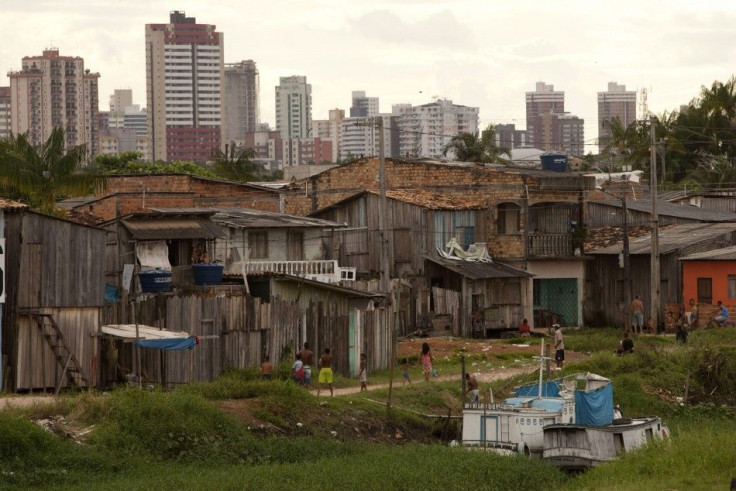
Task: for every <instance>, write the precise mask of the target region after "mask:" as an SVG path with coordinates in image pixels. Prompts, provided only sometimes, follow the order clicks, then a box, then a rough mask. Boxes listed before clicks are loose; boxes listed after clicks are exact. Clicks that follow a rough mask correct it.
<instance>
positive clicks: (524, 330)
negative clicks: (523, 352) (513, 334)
mask: <svg viewBox="0 0 736 491" xmlns="http://www.w3.org/2000/svg"><path fill="white" fill-rule="evenodd" d="M531 332H532V327H531V326H530V325H529V321H527V320H526V319H524V320H523V322H522V323H521V325H520V326H519V334H521V336H522V337H528V336H530V335H531Z"/></svg>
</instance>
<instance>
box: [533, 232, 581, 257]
mask: <svg viewBox="0 0 736 491" xmlns="http://www.w3.org/2000/svg"><path fill="white" fill-rule="evenodd" d="M573 252H574V251H573V247H572V236H571V235H569V234H529V257H571V256H572V255H573Z"/></svg>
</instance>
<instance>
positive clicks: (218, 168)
mask: <svg viewBox="0 0 736 491" xmlns="http://www.w3.org/2000/svg"><path fill="white" fill-rule="evenodd" d="M254 156H255V151H254V150H253V149H252V148H243V149H237V148H236V147H235V142H232V143H230V145H225V151H224V152H223V151H222V150H217V151H216V152H215V154H214V155H213V157H214V158H215V164H214V166H213V170H214V171H215V174H217V175H218V176H219V177H222V178H224V179H228V180H231V181H239V182H248V181H258V180H260V179H261V176H262V174H263V167H261V165H260V164H257V163H256V162H253V160H252V159H253V157H254Z"/></svg>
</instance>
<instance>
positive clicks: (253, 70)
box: [222, 60, 261, 143]
mask: <svg viewBox="0 0 736 491" xmlns="http://www.w3.org/2000/svg"><path fill="white" fill-rule="evenodd" d="M259 90H260V89H259V79H258V68H257V67H256V62H255V61H253V60H244V61H241V62H239V63H228V64H226V65H225V81H224V91H223V97H224V100H225V118H224V119H223V122H222V127H223V129H222V134H223V135H224V138H225V142H226V143H228V142H231V141H234V142H242V141H244V139H245V134H246V133H250V132H253V131H257V130H258V126H259V125H260V122H261V119H260V106H259V101H258V98H259Z"/></svg>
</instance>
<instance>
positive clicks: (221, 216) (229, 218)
mask: <svg viewBox="0 0 736 491" xmlns="http://www.w3.org/2000/svg"><path fill="white" fill-rule="evenodd" d="M212 220H214V221H215V222H217V223H219V224H220V225H223V226H233V227H241V228H336V227H344V226H345V224H344V223H337V222H332V221H330V220H321V219H319V218H310V217H303V216H298V215H287V214H285V213H273V212H270V211H261V210H251V209H248V208H219V209H218V210H217V213H216V214H215V215H214V216H213V217H212Z"/></svg>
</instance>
